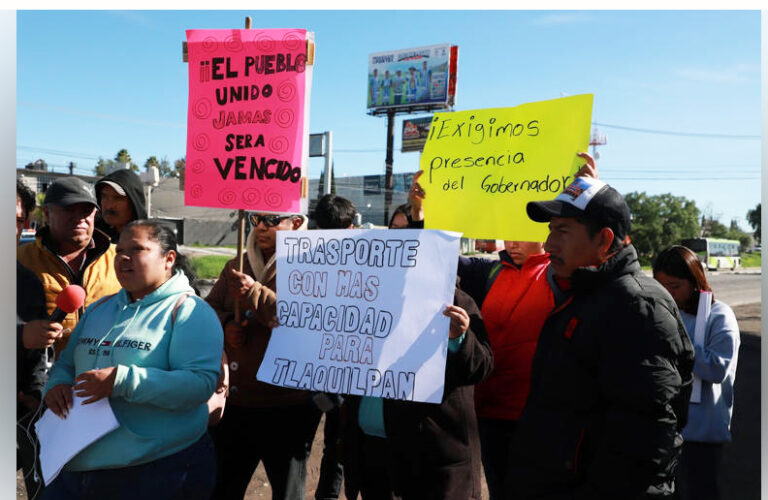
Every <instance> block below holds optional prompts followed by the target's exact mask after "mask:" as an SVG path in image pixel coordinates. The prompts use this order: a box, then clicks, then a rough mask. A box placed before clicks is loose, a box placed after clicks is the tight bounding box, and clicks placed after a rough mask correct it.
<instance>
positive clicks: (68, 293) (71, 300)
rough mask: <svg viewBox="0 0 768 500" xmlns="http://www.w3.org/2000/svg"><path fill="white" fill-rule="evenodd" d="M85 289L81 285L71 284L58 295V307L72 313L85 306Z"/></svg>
mask: <svg viewBox="0 0 768 500" xmlns="http://www.w3.org/2000/svg"><path fill="white" fill-rule="evenodd" d="M84 302H85V290H84V289H83V287H81V286H80V285H69V286H68V287H65V288H64V290H62V291H61V293H59V296H58V297H56V307H58V308H59V309H61V310H62V311H64V312H66V313H72V312H75V311H77V310H78V309H80V308H81V307H83V303H84Z"/></svg>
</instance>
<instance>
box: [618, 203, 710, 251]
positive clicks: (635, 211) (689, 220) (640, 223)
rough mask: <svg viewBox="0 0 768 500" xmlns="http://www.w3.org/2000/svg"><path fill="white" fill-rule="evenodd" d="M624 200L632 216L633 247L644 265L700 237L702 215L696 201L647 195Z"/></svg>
mask: <svg viewBox="0 0 768 500" xmlns="http://www.w3.org/2000/svg"><path fill="white" fill-rule="evenodd" d="M624 199H625V200H626V202H627V205H628V206H629V211H630V213H631V214H632V230H631V236H632V244H633V245H634V247H635V249H636V250H637V253H638V256H639V257H640V262H641V263H643V264H650V263H651V262H652V261H653V259H654V258H656V255H658V253H659V252H660V251H662V250H664V249H665V248H667V247H668V246H670V245H677V244H679V243H680V240H682V239H684V238H693V237H696V236H697V235H698V234H699V215H700V211H699V209H698V208H697V207H696V203H695V202H694V201H692V200H688V199H687V198H685V197H682V196H673V195H672V194H671V193H666V194H659V195H652V196H649V195H647V194H645V193H644V192H642V193H638V192H632V193H628V194H627V195H625V196H624Z"/></svg>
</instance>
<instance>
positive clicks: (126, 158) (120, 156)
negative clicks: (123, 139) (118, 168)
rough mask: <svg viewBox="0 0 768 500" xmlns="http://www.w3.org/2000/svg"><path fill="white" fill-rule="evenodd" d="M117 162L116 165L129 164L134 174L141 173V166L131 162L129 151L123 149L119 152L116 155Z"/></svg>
mask: <svg viewBox="0 0 768 500" xmlns="http://www.w3.org/2000/svg"><path fill="white" fill-rule="evenodd" d="M115 162H116V163H122V164H126V163H127V164H129V168H130V169H131V170H133V171H134V172H138V171H139V166H138V165H136V164H135V163H133V160H131V155H130V154H128V150H127V149H121V150H120V151H118V152H117V154H116V155H115Z"/></svg>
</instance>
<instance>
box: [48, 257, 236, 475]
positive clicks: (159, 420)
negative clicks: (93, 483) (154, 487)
mask: <svg viewBox="0 0 768 500" xmlns="http://www.w3.org/2000/svg"><path fill="white" fill-rule="evenodd" d="M192 292H193V290H192V287H190V286H189V280H188V279H187V277H186V276H185V275H184V273H182V272H181V271H177V272H176V274H174V275H173V276H172V277H171V278H170V279H169V280H168V281H166V282H165V283H163V284H162V285H161V286H160V287H159V288H157V289H156V290H155V291H153V292H152V293H150V294H148V295H146V296H145V297H143V298H141V299H139V300H137V301H135V302H131V299H130V297H129V295H128V294H127V293H126V291H125V289H121V290H120V292H118V293H117V294H115V295H112V296H109V297H106V298H105V299H103V300H102V301H99V302H97V303H96V304H94V305H92V306H91V307H89V308H88V309H87V310H86V313H85V315H84V316H83V318H82V319H81V320H80V323H78V325H77V328H75V331H74V332H72V337H71V342H69V344H67V347H66V349H64V351H63V352H62V354H61V357H60V358H59V359H58V360H57V361H56V363H55V364H54V365H53V368H52V369H51V373H50V378H49V380H48V383H47V384H46V386H45V389H46V392H47V391H48V390H50V389H51V388H52V387H54V386H56V385H58V384H68V385H72V384H73V383H74V379H75V377H76V376H77V375H79V374H81V373H83V372H86V371H89V370H93V369H97V368H107V367H110V366H116V367H117V374H116V376H115V383H114V386H113V388H112V395H111V396H110V397H109V403H110V405H111V406H112V410H113V411H114V412H115V417H117V420H118V422H119V424H120V426H119V427H118V428H117V429H115V430H114V431H112V432H110V433H109V434H107V435H105V436H103V437H101V438H100V439H98V440H97V441H95V442H94V443H92V444H91V445H89V446H88V447H86V448H85V449H84V450H83V451H81V452H80V453H79V454H77V455H76V456H75V457H74V458H73V459H72V460H70V461H69V462H68V463H67V465H66V466H65V469H66V470H70V471H86V470H95V469H110V468H117V467H125V466H130V465H138V464H143V463H147V462H151V461H153V460H157V459H159V458H162V457H165V456H168V455H172V454H174V453H176V452H178V451H181V450H183V449H184V448H186V447H188V446H190V445H192V444H194V443H195V442H196V441H197V440H198V439H199V438H200V436H202V435H203V434H204V433H205V432H206V429H207V427H208V405H207V404H206V401H207V400H208V398H209V397H210V396H211V394H213V391H214V389H215V387H216V380H217V378H218V376H219V365H220V363H221V351H222V347H221V346H222V339H223V333H222V330H221V325H220V324H219V321H218V319H217V318H216V314H215V313H214V312H213V310H212V309H211V308H210V306H208V304H206V303H205V301H203V300H202V299H200V298H199V297H197V296H195V295H194V294H193V293H192ZM185 293H190V294H192V295H190V296H189V297H187V298H186V299H185V300H184V301H183V302H182V303H181V305H180V306H179V308H178V309H177V311H176V318H175V320H174V319H173V318H172V313H173V310H174V308H175V306H176V303H177V302H178V300H179V298H180V297H181V295H182V294H185Z"/></svg>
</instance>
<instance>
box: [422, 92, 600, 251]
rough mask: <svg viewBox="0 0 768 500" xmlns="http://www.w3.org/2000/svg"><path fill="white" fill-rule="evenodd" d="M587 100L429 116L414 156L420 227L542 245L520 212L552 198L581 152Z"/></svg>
mask: <svg viewBox="0 0 768 500" xmlns="http://www.w3.org/2000/svg"><path fill="white" fill-rule="evenodd" d="M592 99H593V96H592V94H584V95H577V96H572V97H564V98H561V99H553V100H550V101H541V102H532V103H527V104H522V105H520V106H515V107H513V108H490V109H476V110H471V111H458V112H447V113H435V116H434V117H433V119H432V124H431V125H430V130H429V136H428V138H427V142H426V144H425V145H424V152H423V153H422V155H421V170H422V171H423V172H424V173H423V174H422V176H421V178H420V179H419V183H420V184H421V185H422V186H423V187H424V190H425V191H426V193H427V196H426V198H425V199H424V219H425V227H427V228H430V229H444V230H448V231H459V232H462V233H464V236H466V237H469V238H481V239H502V240H519V241H544V240H545V239H546V237H547V233H548V231H547V226H546V224H541V223H537V222H533V221H532V220H530V219H529V218H528V215H527V214H526V212H525V206H526V204H527V203H528V202H529V201H538V200H551V199H554V198H555V197H556V196H557V195H558V194H559V193H560V192H561V191H562V190H563V189H564V188H565V187H566V186H567V185H568V184H569V183H570V182H571V181H572V180H573V174H575V173H576V171H578V169H579V168H580V167H581V165H583V164H584V160H582V159H580V158H579V157H577V156H576V153H578V152H581V151H587V148H588V147H589V129H590V122H591V119H592Z"/></svg>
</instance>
